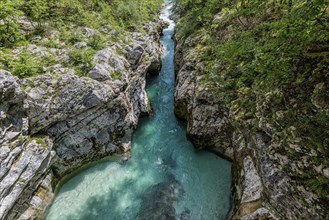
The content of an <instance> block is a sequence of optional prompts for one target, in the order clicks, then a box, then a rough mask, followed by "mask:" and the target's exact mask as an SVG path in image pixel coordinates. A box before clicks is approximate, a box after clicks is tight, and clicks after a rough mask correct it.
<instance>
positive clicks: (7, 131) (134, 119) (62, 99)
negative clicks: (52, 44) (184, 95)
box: [0, 21, 164, 219]
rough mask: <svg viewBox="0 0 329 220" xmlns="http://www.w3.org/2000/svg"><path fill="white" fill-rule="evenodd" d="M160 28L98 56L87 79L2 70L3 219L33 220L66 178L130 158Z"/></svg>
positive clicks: (145, 109) (148, 28) (150, 27)
mask: <svg viewBox="0 0 329 220" xmlns="http://www.w3.org/2000/svg"><path fill="white" fill-rule="evenodd" d="M163 26H164V24H163V23H162V22H161V21H158V22H150V23H149V24H147V25H144V30H145V33H138V32H132V33H131V34H130V36H127V37H126V40H127V41H125V42H128V43H123V42H121V43H113V44H111V45H109V46H108V47H107V48H105V49H103V50H100V51H98V52H97V53H96V55H95V56H94V63H95V64H96V65H95V66H94V68H93V69H91V70H90V71H89V72H88V76H87V77H79V76H77V75H75V74H74V70H73V69H69V68H65V67H62V66H61V65H57V66H53V67H51V68H49V71H48V73H47V74H45V75H41V76H37V77H33V78H25V79H18V78H17V77H15V76H13V75H12V74H11V73H10V72H8V71H4V70H0V97H1V98H0V110H1V115H0V117H1V118H0V135H1V138H0V141H1V148H0V168H1V169H0V218H1V219H35V218H38V217H40V216H42V215H43V214H44V212H45V210H46V208H47V207H48V206H49V204H50V203H51V201H52V199H53V196H54V187H55V186H56V184H57V183H58V181H59V180H60V179H61V178H63V177H64V176H65V175H66V174H69V173H70V172H72V171H73V170H75V169H77V168H79V167H81V166H82V165H84V164H87V163H89V162H92V161H95V160H98V159H100V158H103V157H106V156H109V155H111V154H114V153H121V154H127V155H126V156H127V157H129V151H130V147H131V135H132V132H133V131H134V129H135V128H136V126H137V123H138V118H139V117H140V116H141V115H147V114H148V113H150V111H151V109H150V105H149V101H148V98H147V95H146V92H145V77H146V75H147V74H153V73H157V72H158V71H159V69H160V67H161V46H160V42H159V39H160V34H161V31H162V29H163ZM88 30H89V29H88ZM90 31H92V30H90ZM90 31H88V33H89V32H90ZM88 33H86V34H88ZM80 44H81V45H82V46H81V47H79V48H80V49H81V50H83V48H84V47H85V46H83V43H80ZM27 48H31V50H32V51H31V52H32V53H35V54H38V55H39V56H46V54H47V51H45V50H46V49H45V48H43V47H39V46H35V45H29V46H27ZM61 54H62V57H63V58H65V54H66V53H65V51H64V52H63V51H62V53H61Z"/></svg>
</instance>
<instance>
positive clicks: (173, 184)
mask: <svg viewBox="0 0 329 220" xmlns="http://www.w3.org/2000/svg"><path fill="white" fill-rule="evenodd" d="M183 193H184V191H183V188H182V186H181V185H180V183H179V182H178V181H177V180H176V179H175V177H174V175H172V174H170V173H169V174H168V175H167V176H166V179H165V181H164V182H161V183H158V184H156V185H154V186H151V187H149V188H148V189H146V191H145V192H144V193H143V195H142V196H141V200H142V201H141V207H140V209H139V212H138V214H137V216H136V219H139V220H144V219H150V220H152V219H154V220H156V219H161V220H169V219H176V211H175V208H174V202H175V201H176V200H177V199H178V198H179V197H180V196H182V194H183ZM185 215H186V214H185Z"/></svg>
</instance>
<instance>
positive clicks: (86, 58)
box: [69, 49, 96, 76]
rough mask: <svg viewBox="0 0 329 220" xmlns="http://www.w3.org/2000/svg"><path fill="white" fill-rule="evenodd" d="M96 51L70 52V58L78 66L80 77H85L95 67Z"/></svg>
mask: <svg viewBox="0 0 329 220" xmlns="http://www.w3.org/2000/svg"><path fill="white" fill-rule="evenodd" d="M95 52H96V51H95V50H93V49H88V50H80V49H74V50H71V51H70V52H69V57H70V59H71V62H72V64H73V65H74V66H77V68H76V71H77V74H78V75H80V76H85V75H86V74H87V73H88V71H89V70H91V69H92V68H93V66H94V64H93V56H94V55H95Z"/></svg>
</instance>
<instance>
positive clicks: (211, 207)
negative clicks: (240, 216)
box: [47, 0, 231, 220]
mask: <svg viewBox="0 0 329 220" xmlns="http://www.w3.org/2000/svg"><path fill="white" fill-rule="evenodd" d="M165 2H166V3H167V7H166V8H165V9H164V11H163V13H162V17H163V19H165V20H167V21H168V22H169V23H170V26H169V27H168V28H167V29H165V30H164V35H163V36H162V38H161V42H162V44H163V46H164V51H163V56H162V63H163V65H162V69H161V72H160V75H159V76H153V77H149V78H148V79H147V84H148V86H147V93H148V96H149V98H150V101H151V104H152V109H153V114H152V115H151V117H148V118H142V119H140V122H139V125H138V127H137V129H136V131H135V132H134V134H133V138H132V158H131V159H130V160H129V161H127V162H125V163H119V162H115V161H109V162H105V163H99V164H96V165H94V166H92V167H90V166H89V167H88V168H87V169H85V170H83V171H82V172H80V173H79V174H77V175H76V176H73V177H71V178H70V180H68V181H67V182H66V183H65V184H64V185H62V187H61V189H60V190H59V192H58V194H57V196H56V198H55V201H54V203H53V205H52V207H51V208H50V211H49V214H48V216H47V219H49V220H51V219H56V220H57V219H61V220H62V219H63V220H64V219H69V220H71V219H86V220H87V219H88V220H89V219H90V220H93V219H97V220H98V219H99V220H103V219H104V220H105V219H118V220H121V219H123V220H125V219H127V220H130V219H141V220H144V219H145V220H149V219H150V220H153V219H154V220H155V219H157V220H158V219H179V220H186V219H192V220H194V219H198V220H202V219H205V220H212V219H214V220H215V219H216V220H220V219H225V218H226V215H227V213H228V211H229V209H230V187H231V175H230V173H231V164H230V162H228V161H226V160H223V159H221V158H219V157H218V156H216V155H214V154H212V153H209V152H206V151H196V150H195V149H194V147H193V145H192V143H191V142H189V141H188V140H187V138H186V125H185V124H184V123H182V122H180V121H178V120H177V119H176V118H175V115H174V111H173V106H174V98H173V92H174V80H175V76H174V63H173V56H174V42H173V40H172V39H171V36H172V34H173V31H174V26H175V24H174V22H173V21H172V20H169V19H168V18H169V15H170V5H169V4H168V2H169V0H165Z"/></svg>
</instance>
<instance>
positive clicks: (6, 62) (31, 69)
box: [0, 52, 43, 78]
mask: <svg viewBox="0 0 329 220" xmlns="http://www.w3.org/2000/svg"><path fill="white" fill-rule="evenodd" d="M0 61H1V63H2V66H0V67H1V68H4V69H8V70H9V71H10V72H12V73H13V74H14V75H16V76H18V77H20V78H26V77H31V76H35V75H38V74H41V73H43V70H42V63H41V62H40V60H39V59H36V58H34V56H33V55H32V54H31V53H28V52H22V53H20V54H19V55H18V56H17V57H11V56H4V57H2V58H1V59H0Z"/></svg>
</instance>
